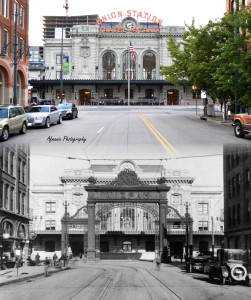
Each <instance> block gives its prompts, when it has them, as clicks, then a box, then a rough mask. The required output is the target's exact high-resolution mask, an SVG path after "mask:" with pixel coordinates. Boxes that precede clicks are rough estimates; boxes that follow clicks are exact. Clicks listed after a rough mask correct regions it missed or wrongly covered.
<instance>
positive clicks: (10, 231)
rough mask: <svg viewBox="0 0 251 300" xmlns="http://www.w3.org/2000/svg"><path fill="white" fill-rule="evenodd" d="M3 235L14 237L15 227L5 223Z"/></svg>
mask: <svg viewBox="0 0 251 300" xmlns="http://www.w3.org/2000/svg"><path fill="white" fill-rule="evenodd" d="M3 233H8V234H9V235H10V236H13V234H14V231H13V225H12V224H11V223H10V222H8V221H5V222H3Z"/></svg>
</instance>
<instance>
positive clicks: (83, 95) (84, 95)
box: [79, 89, 92, 105]
mask: <svg viewBox="0 0 251 300" xmlns="http://www.w3.org/2000/svg"><path fill="white" fill-rule="evenodd" d="M91 95H92V92H91V90H88V89H84V90H79V101H80V105H90V104H91Z"/></svg>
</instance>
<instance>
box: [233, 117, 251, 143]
mask: <svg viewBox="0 0 251 300" xmlns="http://www.w3.org/2000/svg"><path fill="white" fill-rule="evenodd" d="M232 126H234V134H235V136H236V137H238V138H243V137H244V136H245V134H248V133H250V132H251V115H249V114H247V113H246V114H236V115H235V116H234V121H233V124H232Z"/></svg>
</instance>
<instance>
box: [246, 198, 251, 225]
mask: <svg viewBox="0 0 251 300" xmlns="http://www.w3.org/2000/svg"><path fill="white" fill-rule="evenodd" d="M250 213H251V202H250V199H246V201H245V222H246V223H248V222H250Z"/></svg>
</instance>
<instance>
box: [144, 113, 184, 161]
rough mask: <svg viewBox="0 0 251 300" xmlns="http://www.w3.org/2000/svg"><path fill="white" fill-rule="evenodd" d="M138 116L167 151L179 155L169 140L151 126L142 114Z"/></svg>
mask: <svg viewBox="0 0 251 300" xmlns="http://www.w3.org/2000/svg"><path fill="white" fill-rule="evenodd" d="M140 118H141V120H142V121H143V122H144V123H145V124H146V125H147V127H148V128H149V129H150V131H151V132H152V134H153V135H154V136H155V137H156V139H157V140H158V141H159V142H160V143H161V145H162V146H163V147H164V148H165V149H166V150H167V151H168V152H169V153H171V154H174V155H177V156H178V155H179V152H178V151H177V150H176V149H175V148H174V146H173V145H172V144H171V143H170V142H168V140H167V139H166V138H165V137H164V136H163V135H162V134H161V133H160V132H159V131H158V130H157V129H156V128H155V127H154V126H153V124H152V123H151V122H150V121H149V120H148V119H147V118H146V117H145V116H144V115H140Z"/></svg>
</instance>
